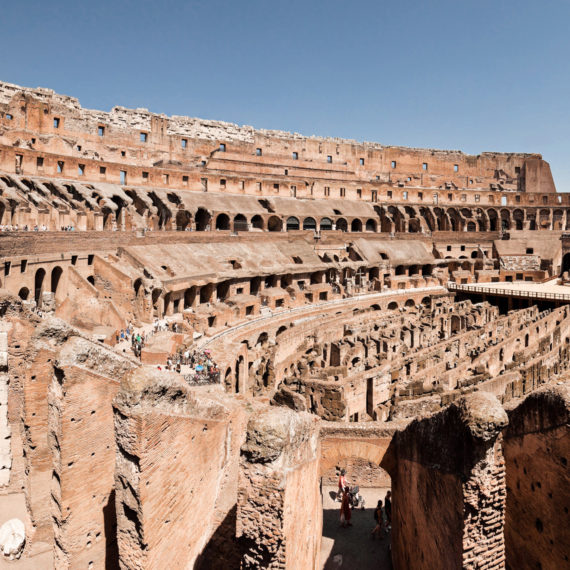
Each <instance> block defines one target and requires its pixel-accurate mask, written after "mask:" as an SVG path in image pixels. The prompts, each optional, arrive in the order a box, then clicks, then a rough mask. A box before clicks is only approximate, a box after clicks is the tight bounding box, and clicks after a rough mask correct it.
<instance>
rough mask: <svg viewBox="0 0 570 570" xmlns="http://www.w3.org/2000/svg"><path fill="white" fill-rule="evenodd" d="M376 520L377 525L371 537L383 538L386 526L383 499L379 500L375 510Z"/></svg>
mask: <svg viewBox="0 0 570 570" xmlns="http://www.w3.org/2000/svg"><path fill="white" fill-rule="evenodd" d="M374 520H375V521H376V525H375V526H374V528H373V529H372V532H371V533H370V536H371V537H372V538H374V537H375V536H376V535H378V536H379V537H380V538H382V527H383V526H384V509H383V508H382V499H379V500H378V504H377V505H376V508H375V509H374Z"/></svg>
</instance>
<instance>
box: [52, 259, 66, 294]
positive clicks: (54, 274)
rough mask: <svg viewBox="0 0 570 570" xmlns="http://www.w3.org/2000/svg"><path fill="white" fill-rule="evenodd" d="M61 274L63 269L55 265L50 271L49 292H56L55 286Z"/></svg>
mask: <svg viewBox="0 0 570 570" xmlns="http://www.w3.org/2000/svg"><path fill="white" fill-rule="evenodd" d="M62 273H63V269H62V268H61V267H60V266H59V265H57V266H56V267H54V268H53V269H52V270H51V292H52V293H55V292H57V286H58V285H59V280H60V279H61V275H62Z"/></svg>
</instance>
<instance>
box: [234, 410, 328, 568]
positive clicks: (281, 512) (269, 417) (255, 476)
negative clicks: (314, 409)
mask: <svg viewBox="0 0 570 570" xmlns="http://www.w3.org/2000/svg"><path fill="white" fill-rule="evenodd" d="M317 426H318V419H317V418H316V417H315V416H312V415H310V414H307V413H298V412H293V411H291V410H288V409H285V408H271V409H268V410H267V411H264V412H262V413H261V414H258V415H257V416H256V417H254V418H252V419H251V420H250V421H249V424H248V427H247V439H246V442H245V445H244V446H243V447H242V452H241V461H240V476H239V489H238V507H237V536H238V540H239V541H240V544H241V548H242V561H241V562H242V566H241V567H242V568H287V570H316V569H317V568H320V566H319V558H320V543H321V533H322V504H321V495H320V491H319V483H318V482H319V457H320V442H319V438H318V428H317Z"/></svg>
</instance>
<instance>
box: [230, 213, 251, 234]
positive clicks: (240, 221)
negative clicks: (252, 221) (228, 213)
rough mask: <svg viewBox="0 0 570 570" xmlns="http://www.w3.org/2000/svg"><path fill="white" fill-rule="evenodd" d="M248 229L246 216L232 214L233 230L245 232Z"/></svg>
mask: <svg viewBox="0 0 570 570" xmlns="http://www.w3.org/2000/svg"><path fill="white" fill-rule="evenodd" d="M248 230H249V226H248V224H247V218H246V217H245V216H244V215H243V214H237V215H236V216H234V232H247V231H248Z"/></svg>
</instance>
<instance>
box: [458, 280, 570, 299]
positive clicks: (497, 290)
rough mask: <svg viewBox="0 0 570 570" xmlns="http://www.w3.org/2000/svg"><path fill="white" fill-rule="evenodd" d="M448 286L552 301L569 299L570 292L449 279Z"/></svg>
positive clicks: (476, 291) (459, 289)
mask: <svg viewBox="0 0 570 570" xmlns="http://www.w3.org/2000/svg"><path fill="white" fill-rule="evenodd" d="M447 288H448V289H449V290H450V291H467V292H471V293H485V294H488V295H503V296H506V297H523V298H526V299H544V300H550V301H569V302H570V293H548V292H547V291H544V292H542V291H525V290H522V289H519V290H517V289H500V288H498V287H483V286H481V285H478V284H475V283H471V284H459V283H454V282H452V281H449V282H448V284H447Z"/></svg>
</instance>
